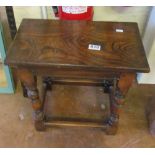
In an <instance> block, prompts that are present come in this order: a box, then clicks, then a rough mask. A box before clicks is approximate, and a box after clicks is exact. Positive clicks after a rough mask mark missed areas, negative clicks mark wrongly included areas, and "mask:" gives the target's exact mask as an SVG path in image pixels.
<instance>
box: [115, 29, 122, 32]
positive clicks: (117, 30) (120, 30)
mask: <svg viewBox="0 0 155 155" xmlns="http://www.w3.org/2000/svg"><path fill="white" fill-rule="evenodd" d="M116 32H124V31H123V29H116Z"/></svg>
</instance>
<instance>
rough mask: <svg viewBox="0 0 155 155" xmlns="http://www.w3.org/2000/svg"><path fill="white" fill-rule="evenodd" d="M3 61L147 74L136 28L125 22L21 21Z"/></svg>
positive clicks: (146, 64) (146, 63)
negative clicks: (97, 47) (117, 30)
mask: <svg viewBox="0 0 155 155" xmlns="http://www.w3.org/2000/svg"><path fill="white" fill-rule="evenodd" d="M116 29H123V32H116ZM89 44H99V45H101V50H100V51H95V50H89V49H88V45H89ZM5 62H6V64H8V65H11V66H23V67H24V66H29V67H38V66H42V67H50V68H51V67H53V68H61V67H62V68H67V69H68V68H71V67H74V69H83V70H88V69H95V70H100V71H105V70H110V69H111V70H112V71H116V72H118V71H120V72H130V71H131V72H149V66H148V62H147V59H146V56H145V51H144V48H143V45H142V41H141V38H140V34H139V30H138V25H137V24H136V23H127V22H95V21H58V20H42V19H24V20H23V21H22V23H21V25H20V27H19V30H18V32H17V35H16V37H15V39H14V41H13V43H12V45H11V46H10V49H9V54H8V55H7V59H6V61H5Z"/></svg>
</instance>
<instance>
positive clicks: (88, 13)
mask: <svg viewBox="0 0 155 155" xmlns="http://www.w3.org/2000/svg"><path fill="white" fill-rule="evenodd" d="M58 14H59V18H60V19H61V20H92V18H93V7H92V6H59V7H58Z"/></svg>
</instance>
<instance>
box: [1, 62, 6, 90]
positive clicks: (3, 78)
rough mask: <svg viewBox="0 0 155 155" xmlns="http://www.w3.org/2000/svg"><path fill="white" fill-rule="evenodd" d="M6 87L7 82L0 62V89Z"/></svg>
mask: <svg viewBox="0 0 155 155" xmlns="http://www.w3.org/2000/svg"><path fill="white" fill-rule="evenodd" d="M6 86H7V80H6V77H5V72H4V69H3V65H2V64H1V62H0V87H6Z"/></svg>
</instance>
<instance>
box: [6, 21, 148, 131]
mask: <svg viewBox="0 0 155 155" xmlns="http://www.w3.org/2000/svg"><path fill="white" fill-rule="evenodd" d="M5 63H6V64H7V65H9V66H11V67H14V68H16V69H17V72H18V76H19V78H20V80H21V81H22V82H23V84H24V85H25V87H26V90H27V94H28V97H29V98H30V99H31V102H32V107H33V109H34V120H35V127H36V129H37V130H38V131H42V130H44V129H45V126H47V125H49V124H50V123H49V122H48V121H49V120H48V119H47V117H45V115H46V114H45V113H44V101H45V98H47V92H48V93H49V91H50V90H51V85H53V84H55V83H56V84H72V85H75V84H76V85H92V86H101V87H103V89H104V92H105V93H108V94H109V99H110V114H109V116H108V119H105V120H101V121H100V122H96V123H95V122H93V121H90V120H84V119H83V122H81V123H80V122H78V119H76V120H75V119H73V120H72V121H76V124H77V125H81V126H93V127H102V128H104V129H105V131H106V133H108V134H115V133H116V131H117V127H118V120H119V106H120V105H121V104H122V103H123V99H124V97H125V95H126V94H127V92H128V90H129V88H130V86H131V85H132V83H133V81H134V80H135V77H136V73H137V72H149V66H148V62H147V59H146V56H145V51H144V48H143V45H142V41H141V38H140V34H139V30H138V26H137V24H136V23H126V22H95V21H58V20H42V19H24V20H23V21H22V23H21V25H20V27H19V30H18V32H17V35H16V37H15V39H14V41H13V43H12V45H11V47H10V50H9V54H8V55H7V58H6V61H5ZM38 75H40V76H42V77H46V78H45V79H44V84H43V85H44V88H45V91H44V92H45V93H44V97H43V100H41V99H40V98H39V92H38V89H37V83H36V80H35V78H34V76H38ZM49 98H50V97H49ZM64 108H65V107H64ZM80 120H81V121H82V119H80ZM52 121H53V124H60V123H62V124H63V125H64V124H66V125H71V123H70V124H69V123H68V121H69V119H68V120H62V119H61V118H60V120H59V119H58V118H57V119H52ZM66 122H67V123H66ZM51 123H52V122H51ZM84 124H85V125H84Z"/></svg>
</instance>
